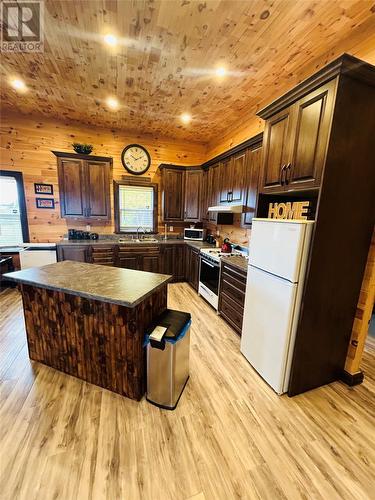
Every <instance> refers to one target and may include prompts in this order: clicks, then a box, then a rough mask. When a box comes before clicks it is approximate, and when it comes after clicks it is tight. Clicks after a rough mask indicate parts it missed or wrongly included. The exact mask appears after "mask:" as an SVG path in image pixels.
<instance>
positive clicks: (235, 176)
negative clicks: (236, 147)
mask: <svg viewBox="0 0 375 500" xmlns="http://www.w3.org/2000/svg"><path fill="white" fill-rule="evenodd" d="M246 155H247V153H246V151H241V152H240V153H238V154H236V155H234V156H233V157H232V162H231V165H230V195H229V196H230V198H229V202H230V203H236V204H241V203H243V199H244V186H245V174H246V160H247V156H246Z"/></svg>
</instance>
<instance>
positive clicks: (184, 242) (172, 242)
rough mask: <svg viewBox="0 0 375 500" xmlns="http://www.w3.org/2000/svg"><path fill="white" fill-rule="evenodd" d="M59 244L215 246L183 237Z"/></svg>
mask: <svg viewBox="0 0 375 500" xmlns="http://www.w3.org/2000/svg"><path fill="white" fill-rule="evenodd" d="M56 245H57V246H76V245H78V246H82V245H84V246H86V245H87V246H111V245H123V246H127V245H128V246H131V247H138V246H139V247H142V246H143V245H151V246H152V245H189V246H191V247H194V248H199V249H200V248H209V247H212V248H214V247H215V245H210V244H209V243H207V241H192V240H181V239H177V238H175V239H170V240H160V241H131V240H129V241H121V242H119V241H118V240H116V239H110V238H108V239H99V240H62V241H60V242H59V243H56Z"/></svg>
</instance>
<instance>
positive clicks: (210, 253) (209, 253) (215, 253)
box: [201, 247, 248, 262]
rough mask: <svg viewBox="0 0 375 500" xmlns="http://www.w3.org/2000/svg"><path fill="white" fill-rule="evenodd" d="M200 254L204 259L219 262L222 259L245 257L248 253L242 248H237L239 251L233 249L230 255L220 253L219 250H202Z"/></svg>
mask: <svg viewBox="0 0 375 500" xmlns="http://www.w3.org/2000/svg"><path fill="white" fill-rule="evenodd" d="M201 254H202V255H204V257H208V258H209V259H212V260H214V261H215V262H220V259H221V258H222V257H236V256H237V257H238V256H240V257H247V256H248V251H247V249H244V248H243V247H239V249H237V248H234V249H233V250H232V251H231V252H230V253H228V252H222V251H221V249H220V248H202V249H201Z"/></svg>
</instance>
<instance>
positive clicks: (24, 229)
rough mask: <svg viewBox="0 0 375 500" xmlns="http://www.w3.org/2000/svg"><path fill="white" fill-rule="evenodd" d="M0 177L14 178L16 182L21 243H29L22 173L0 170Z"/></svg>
mask: <svg viewBox="0 0 375 500" xmlns="http://www.w3.org/2000/svg"><path fill="white" fill-rule="evenodd" d="M0 175H1V176H2V177H14V178H15V180H16V183H17V193H18V205H19V209H20V219H21V230H22V239H23V243H28V242H29V241H30V235H29V223H28V220H27V207H26V197H25V187H24V184H23V175H22V172H16V171H14V170H0Z"/></svg>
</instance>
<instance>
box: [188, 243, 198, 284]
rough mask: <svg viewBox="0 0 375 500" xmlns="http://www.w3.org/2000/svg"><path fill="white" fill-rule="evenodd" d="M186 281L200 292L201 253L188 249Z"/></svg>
mask: <svg viewBox="0 0 375 500" xmlns="http://www.w3.org/2000/svg"><path fill="white" fill-rule="evenodd" d="M186 281H187V282H188V283H189V284H190V285H191V286H192V287H193V288H194V289H195V290H198V284H199V251H198V250H196V249H194V248H192V247H189V246H187V247H186Z"/></svg>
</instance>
